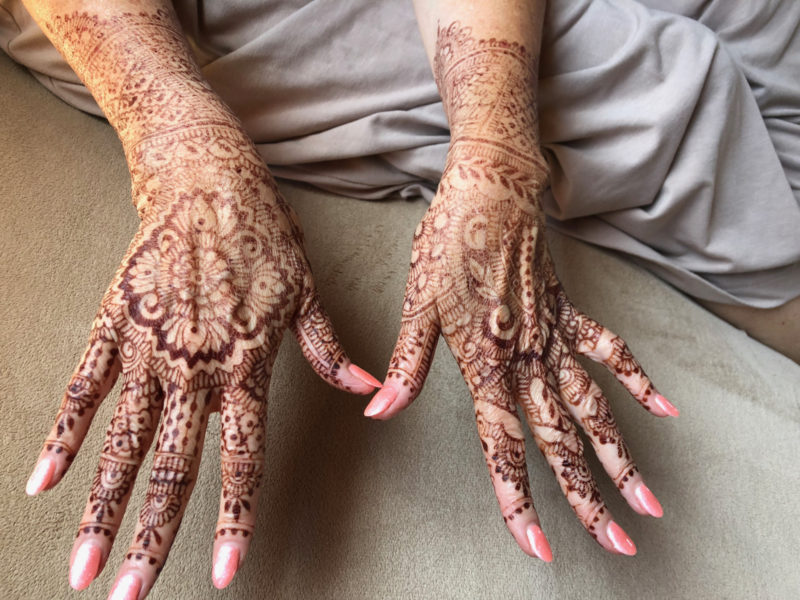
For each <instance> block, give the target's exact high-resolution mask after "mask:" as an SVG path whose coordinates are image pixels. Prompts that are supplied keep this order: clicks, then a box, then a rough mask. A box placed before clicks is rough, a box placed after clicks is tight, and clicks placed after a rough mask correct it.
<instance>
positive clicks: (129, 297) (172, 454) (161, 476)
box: [45, 3, 347, 571]
mask: <svg viewBox="0 0 800 600" xmlns="http://www.w3.org/2000/svg"><path fill="white" fill-rule="evenodd" d="M45 27H46V30H47V32H48V35H49V36H50V37H51V39H52V40H53V42H54V43H55V44H56V46H57V47H58V49H59V50H60V51H61V52H62V54H63V55H64V56H65V57H66V58H67V60H68V62H69V63H70V64H71V65H72V66H73V68H74V69H75V70H76V72H77V74H78V75H79V77H80V78H81V79H82V80H83V81H84V82H85V83H86V85H87V87H88V88H89V89H90V90H91V91H92V93H93V95H94V96H95V98H96V99H97V101H98V104H99V105H100V107H101V108H102V110H103V111H104V113H105V115H106V116H107V117H108V120H109V122H110V123H111V124H112V125H113V126H114V128H115V129H116V131H117V133H118V135H119V137H120V140H121V141H122V145H123V149H124V151H125V156H126V159H127V162H128V167H129V170H130V174H131V194H132V200H133V203H134V206H135V207H136V209H137V212H138V214H139V216H140V217H141V225H140V227H139V230H138V231H137V233H136V235H135V236H134V239H133V241H132V242H131V244H130V246H129V248H128V250H127V252H126V254H125V256H124V258H123V260H122V263H121V265H120V267H119V269H118V270H117V272H116V274H115V276H114V279H113V281H112V283H111V285H110V286H109V288H108V291H107V292H106V294H105V296H104V298H103V300H102V303H101V306H100V310H99V311H98V314H97V317H96V318H95V322H94V324H93V328H92V335H91V338H90V344H89V347H88V349H87V350H86V352H85V354H84V357H83V359H82V361H81V364H80V366H79V367H78V369H77V370H76V372H75V374H74V376H73V377H72V379H71V381H70V384H69V387H68V390H67V393H66V394H65V396H64V400H63V401H62V405H61V410H60V411H59V415H58V419H57V425H56V427H54V430H53V433H52V434H51V437H50V439H48V443H47V446H46V447H47V448H48V449H49V450H52V451H53V452H54V453H56V454H61V453H66V454H67V455H68V457H69V458H70V459H71V457H72V456H73V455H74V451H73V448H74V447H77V445H79V444H80V440H81V439H82V437H83V435H85V430H86V428H88V422H89V421H90V419H91V417H92V415H93V413H94V412H95V410H96V408H97V405H98V403H99V402H100V401H101V400H102V398H103V397H104V396H105V395H106V394H107V393H108V391H109V389H110V388H111V386H112V385H113V383H114V379H115V378H116V374H117V373H118V372H119V371H122V373H123V374H124V384H123V390H122V396H121V400H120V402H119V404H118V405H117V408H116V410H115V413H114V417H113V421H112V423H111V426H110V427H109V429H108V432H107V434H106V439H105V443H104V446H103V453H102V456H101V460H100V464H99V466H98V470H97V474H96V476H95V479H94V482H93V485H92V491H91V494H90V498H89V502H88V504H87V509H86V512H85V514H84V518H83V519H82V523H81V527H80V529H79V532H78V535H79V536H81V535H100V536H103V537H108V538H113V536H114V535H115V534H116V531H117V529H118V527H119V522H120V520H121V516H122V515H121V512H122V510H121V507H124V506H125V504H126V503H127V499H128V497H129V494H130V491H131V489H132V487H133V484H134V481H135V478H136V474H137V469H138V467H139V465H140V464H141V461H142V460H143V457H144V456H145V454H146V453H147V449H148V447H149V445H150V444H151V442H152V439H153V437H154V435H155V431H156V427H157V424H158V422H159V417H160V418H161V427H160V430H159V435H158V442H157V447H156V454H155V460H154V463H153V467H152V475H151V477H150V482H149V485H148V488H147V492H146V496H145V501H144V505H143V506H142V508H141V511H140V513H139V527H138V529H137V532H136V535H135V538H134V542H133V545H132V547H131V550H130V552H129V553H128V554H127V557H128V559H129V560H137V561H138V560H144V561H147V563H148V564H150V565H154V567H155V568H156V571H158V570H160V568H161V566H163V563H164V561H165V559H166V555H167V552H168V551H169V547H170V545H171V543H172V539H173V537H174V534H175V531H176V530H177V527H178V525H179V521H180V516H181V514H182V512H183V507H184V506H185V504H186V501H187V499H188V494H189V493H190V490H191V487H192V483H193V480H194V478H195V474H194V473H195V471H194V469H196V464H197V461H198V460H199V456H198V453H199V448H200V447H201V441H202V436H203V435H204V433H205V426H206V421H207V417H208V414H209V412H210V411H211V410H212V407H216V406H217V405H218V404H219V402H218V401H219V400H220V399H222V400H221V405H222V410H223V421H224V422H223V435H222V440H221V444H220V450H221V452H222V455H223V460H222V464H223V472H222V480H223V502H222V504H223V506H222V510H223V513H224V518H223V520H222V526H221V527H220V528H218V532H217V534H218V535H232V536H237V535H238V536H242V537H247V536H249V535H250V534H251V531H252V524H253V523H252V521H254V517H253V510H254V499H255V496H256V492H257V489H258V486H259V484H260V482H261V479H262V472H263V453H264V446H265V441H266V432H265V423H266V404H267V394H266V392H267V389H268V387H269V381H270V375H271V369H272V363H273V362H274V360H275V356H276V354H277V350H278V346H279V344H280V341H281V338H282V335H283V331H284V330H285V329H286V328H287V327H288V326H290V324H291V325H292V326H293V329H294V330H295V332H296V333H298V332H300V333H298V339H299V340H300V343H301V347H302V349H303V352H304V354H305V355H306V356H307V357H308V358H309V361H310V362H311V363H312V367H313V368H314V369H315V370H317V371H318V372H319V373H320V374H321V375H322V376H323V377H325V378H326V379H327V380H328V381H329V382H331V383H333V384H335V385H339V386H340V387H342V386H341V381H340V377H339V370H340V368H341V365H342V364H345V361H346V360H347V358H346V356H345V354H344V351H343V350H342V348H341V346H340V345H339V342H338V340H337V339H336V336H335V333H334V332H333V329H332V327H331V324H330V321H329V319H328V317H327V315H326V314H325V312H324V309H323V307H322V304H321V302H320V300H319V297H318V295H317V294H316V291H315V289H314V283H313V278H312V276H311V272H310V267H309V265H308V261H307V259H306V257H305V251H304V249H303V239H302V229H301V227H300V224H299V222H298V220H297V216H296V215H295V214H294V212H293V211H292V209H291V208H290V207H289V206H288V205H287V204H286V203H285V201H284V200H283V198H282V197H281V195H280V193H279V191H278V189H277V186H276V184H275V181H274V180H273V178H272V176H271V174H270V173H269V171H268V169H267V167H266V165H265V164H264V162H263V160H262V159H261V157H260V156H259V155H258V152H257V151H256V148H255V146H254V145H253V143H252V142H251V141H250V140H249V138H248V136H247V134H246V133H245V131H244V130H243V128H242V125H241V123H240V122H239V120H238V119H237V118H236V117H235V116H234V115H233V114H232V113H231V112H230V110H229V109H228V107H227V106H226V105H225V104H224V102H223V101H222V100H220V99H219V97H218V96H217V95H216V94H215V93H214V92H213V90H212V89H211V88H210V86H209V85H208V83H207V82H206V81H205V80H204V79H203V77H202V75H201V73H200V70H199V68H198V67H197V65H196V64H195V62H194V59H193V58H192V54H191V51H190V50H189V47H188V45H187V43H186V40H185V38H184V37H183V35H182V33H181V30H180V26H179V25H178V23H177V19H176V18H175V15H174V12H173V11H172V9H171V8H163V9H161V8H159V9H156V8H154V7H152V6H151V5H149V4H148V3H139V4H138V5H137V6H136V10H134V11H128V12H123V11H121V9H119V8H118V7H116V6H115V7H110V8H109V10H108V11H106V14H105V16H99V15H96V14H90V13H88V12H72V13H69V14H60V15H56V16H54V17H52V18H50V19H48V21H47V22H46V23H45Z"/></svg>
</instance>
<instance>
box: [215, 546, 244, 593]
mask: <svg viewBox="0 0 800 600" xmlns="http://www.w3.org/2000/svg"><path fill="white" fill-rule="evenodd" d="M238 568H239V549H238V548H237V547H236V546H234V545H233V544H223V545H222V546H220V548H219V550H218V551H217V558H216V559H215V560H214V568H213V570H212V572H211V580H212V581H213V583H214V587H216V588H217V589H219V590H221V589H222V588H224V587H226V586H227V585H228V584H229V583H230V582H231V579H233V576H234V575H236V570H237V569H238Z"/></svg>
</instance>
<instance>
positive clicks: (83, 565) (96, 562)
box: [69, 542, 102, 591]
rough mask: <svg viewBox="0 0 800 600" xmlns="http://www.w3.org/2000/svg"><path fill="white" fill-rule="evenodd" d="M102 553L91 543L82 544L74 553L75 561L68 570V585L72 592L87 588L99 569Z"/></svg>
mask: <svg viewBox="0 0 800 600" xmlns="http://www.w3.org/2000/svg"><path fill="white" fill-rule="evenodd" d="M101 558H102V551H101V550H100V548H99V547H98V546H97V545H96V544H93V543H91V542H84V543H83V544H81V546H80V547H79V548H78V550H77V552H76V553H75V560H73V561H72V566H71V567H70V570H69V585H70V587H71V588H72V589H74V590H78V591H80V590H84V589H86V588H87V587H89V584H90V583H92V581H93V580H94V578H95V577H97V572H98V570H99V567H100V559H101Z"/></svg>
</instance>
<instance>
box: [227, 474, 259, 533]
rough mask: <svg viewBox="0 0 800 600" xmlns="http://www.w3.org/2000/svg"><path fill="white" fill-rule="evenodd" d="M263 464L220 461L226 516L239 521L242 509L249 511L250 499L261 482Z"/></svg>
mask: <svg viewBox="0 0 800 600" xmlns="http://www.w3.org/2000/svg"><path fill="white" fill-rule="evenodd" d="M263 468H264V466H263V464H262V463H260V462H259V463H256V462H244V461H231V460H223V461H222V497H223V500H224V502H223V507H222V508H223V510H224V511H225V513H226V516H228V517H230V518H231V519H233V521H237V522H238V521H239V519H240V518H241V514H242V512H243V511H247V512H250V510H251V508H250V499H251V498H252V497H253V495H254V494H255V492H256V490H257V489H258V486H259V485H260V484H261V477H262V475H263Z"/></svg>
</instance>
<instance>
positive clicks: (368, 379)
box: [347, 363, 383, 393]
mask: <svg viewBox="0 0 800 600" xmlns="http://www.w3.org/2000/svg"><path fill="white" fill-rule="evenodd" d="M347 370H348V371H350V373H351V374H352V375H353V376H354V377H356V378H357V379H359V380H360V381H361V382H363V383H365V384H367V385H368V386H370V387H371V388H382V387H383V384H382V383H381V382H380V381H379V380H378V379H377V378H375V377H373V376H372V375H370V374H369V373H368V372H367V371H365V370H364V369H362V368H361V367H359V366H358V365H354V364H352V363H350V366H348V367H347ZM370 391H371V390H370ZM366 393H370V392H366Z"/></svg>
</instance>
